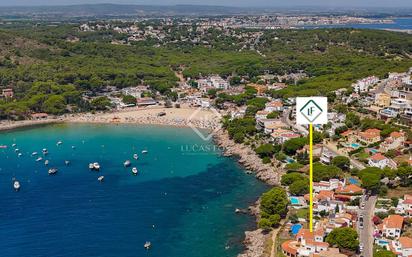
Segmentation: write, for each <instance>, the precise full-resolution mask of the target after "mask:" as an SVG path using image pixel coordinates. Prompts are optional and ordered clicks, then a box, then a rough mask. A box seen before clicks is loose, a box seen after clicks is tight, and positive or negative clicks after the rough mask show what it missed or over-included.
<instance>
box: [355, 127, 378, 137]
mask: <svg viewBox="0 0 412 257" xmlns="http://www.w3.org/2000/svg"><path fill="white" fill-rule="evenodd" d="M359 135H360V136H361V137H364V138H375V137H380V135H381V131H380V130H379V129H367V130H365V131H363V132H360V133H359Z"/></svg>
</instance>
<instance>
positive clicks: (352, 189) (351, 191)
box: [336, 184, 365, 195]
mask: <svg viewBox="0 0 412 257" xmlns="http://www.w3.org/2000/svg"><path fill="white" fill-rule="evenodd" d="M364 191H365V190H364V189H363V188H361V187H360V186H358V185H355V184H349V185H346V186H344V187H340V188H338V189H336V194H343V195H361V194H363V193H364Z"/></svg>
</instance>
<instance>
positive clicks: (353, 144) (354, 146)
mask: <svg viewBox="0 0 412 257" xmlns="http://www.w3.org/2000/svg"><path fill="white" fill-rule="evenodd" d="M350 146H351V147H352V148H354V149H356V148H359V146H360V145H359V144H356V143H352V144H350Z"/></svg>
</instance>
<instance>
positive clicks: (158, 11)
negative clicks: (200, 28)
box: [0, 4, 412, 20]
mask: <svg viewBox="0 0 412 257" xmlns="http://www.w3.org/2000/svg"><path fill="white" fill-rule="evenodd" d="M411 13H412V9H409V10H407V9H395V8H394V9H391V8H385V9H382V8H367V9H365V8H354V9H351V8H346V9H342V8H323V7H313V6H312V7H288V8H286V7H278V8H275V7H271V8H258V7H256V8H245V7H229V6H208V5H164V6H160V5H123V4H83V5H67V6H18V7H17V6H16V7H0V17H1V18H3V19H5V18H6V19H25V18H30V19H39V20H42V19H47V20H61V19H72V18H88V19H90V18H127V17H129V18H130V17H168V16H169V17H170V16H228V15H265V14H269V15H270V14H292V15H304V14H311V15H314V14H322V15H342V14H348V15H358V16H379V17H385V16H391V15H392V16H410V15H411Z"/></svg>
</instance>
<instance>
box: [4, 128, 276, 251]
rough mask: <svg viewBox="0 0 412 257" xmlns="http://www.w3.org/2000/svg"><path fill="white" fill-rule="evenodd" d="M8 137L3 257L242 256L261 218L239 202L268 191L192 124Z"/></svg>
mask: <svg viewBox="0 0 412 257" xmlns="http://www.w3.org/2000/svg"><path fill="white" fill-rule="evenodd" d="M60 140H61V141H62V144H61V145H57V142H58V141H60ZM14 143H15V144H16V145H17V146H16V147H15V148H19V150H20V152H21V153H22V156H21V157H18V154H17V153H16V152H15V148H13V147H11V145H12V144H14ZM0 145H8V148H7V149H0V256H2V257H14V256H16V257H17V256H19V257H20V256H22V257H23V256H24V257H26V256H53V257H57V256H70V257H73V256H102V257H103V256H113V257H122V256H124V257H126V256H134V257H136V256H156V257H186V256H187V257H223V256H236V255H237V254H238V253H240V252H241V251H242V250H243V246H242V240H243V239H244V231H245V230H248V229H253V228H254V227H255V224H254V218H253V217H251V216H248V215H242V214H235V213H234V210H235V209H236V208H247V207H248V206H249V205H250V204H252V203H253V202H254V201H255V200H257V198H258V197H259V195H260V194H261V193H263V192H264V191H266V190H267V189H268V187H267V186H265V185H264V184H263V183H261V182H259V181H257V180H256V179H255V178H254V177H253V176H251V175H247V174H245V172H244V171H243V170H242V168H241V167H240V166H239V165H238V164H237V163H236V162H235V160H233V159H230V158H225V157H222V156H221V154H220V149H217V148H215V147H214V146H213V144H212V142H210V141H203V140H202V139H201V138H200V137H199V136H198V135H197V134H196V133H194V132H193V131H192V130H191V129H190V128H173V127H160V126H134V125H117V126H116V125H79V124H76V125H67V124H60V125H50V126H45V127H38V128H31V129H21V130H15V131H12V132H2V133H0ZM43 148H47V149H48V151H49V154H48V155H46V156H43V155H42V153H41V152H42V149H43ZM142 150H147V151H148V153H147V154H143V153H142ZM33 152H38V156H31V154H32V153H33ZM135 153H137V154H138V155H139V159H138V160H134V159H133V154H135ZM39 156H41V157H43V160H42V161H41V162H36V161H35V160H36V159H37V158H38V157H39ZM45 160H49V162H50V163H49V165H48V166H47V167H46V166H45V165H44V161H45ZM66 160H67V161H70V165H69V166H66V165H65V161H66ZM125 160H130V161H131V162H132V165H131V167H127V168H125V167H124V166H123V162H124V161H125ZM91 162H99V163H100V165H101V170H100V171H99V172H96V171H90V170H89V168H88V164H89V163H91ZM51 167H55V168H58V173H57V174H56V175H54V176H52V175H48V172H47V171H48V169H49V168H51ZM132 167H136V168H137V169H138V171H139V174H138V175H137V176H135V175H133V174H132V172H131V168H132ZM99 176H104V177H105V179H104V182H99V181H98V180H97V178H98V177H99ZM14 179H16V180H18V181H19V182H20V184H21V189H20V191H18V192H15V191H14V189H13V180H14ZM146 241H150V242H151V244H152V247H151V249H150V250H146V249H144V247H143V245H144V244H145V242H146Z"/></svg>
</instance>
